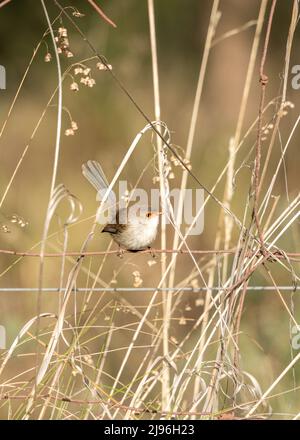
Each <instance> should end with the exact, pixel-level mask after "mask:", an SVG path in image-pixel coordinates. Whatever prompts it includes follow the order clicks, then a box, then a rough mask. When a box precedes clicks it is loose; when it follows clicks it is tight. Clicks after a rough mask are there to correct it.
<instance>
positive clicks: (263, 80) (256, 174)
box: [253, 0, 277, 249]
mask: <svg viewBox="0 0 300 440" xmlns="http://www.w3.org/2000/svg"><path fill="white" fill-rule="evenodd" d="M276 2H277V0H273V2H272V5H271V10H270V15H269V19H268V26H267V32H266V37H265V42H264V48H263V54H262V58H261V63H260V68H259V76H260V79H259V80H260V83H261V94H260V104H259V110H258V128H257V142H256V154H255V168H254V207H253V216H254V220H255V223H256V227H257V233H258V236H259V240H260V244H261V247H262V249H264V238H263V232H262V229H261V227H260V222H259V217H258V199H259V189H260V186H259V179H260V162H261V137H262V124H263V121H262V116H263V108H264V102H265V93H266V85H267V83H268V76H267V75H266V74H265V71H264V68H265V62H266V57H267V51H268V46H269V40H270V33H271V27H272V21H273V17H274V11H275V6H276Z"/></svg>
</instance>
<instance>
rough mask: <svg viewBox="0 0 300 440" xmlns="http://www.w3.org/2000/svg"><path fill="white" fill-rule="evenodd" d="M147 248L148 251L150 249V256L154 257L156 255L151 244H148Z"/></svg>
mask: <svg viewBox="0 0 300 440" xmlns="http://www.w3.org/2000/svg"><path fill="white" fill-rule="evenodd" d="M148 249H149V251H150V255H151V257H152V258H156V255H155V253H154V251H153V249H152V247H151V246H148Z"/></svg>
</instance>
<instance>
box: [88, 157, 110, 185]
mask: <svg viewBox="0 0 300 440" xmlns="http://www.w3.org/2000/svg"><path fill="white" fill-rule="evenodd" d="M82 174H83V175H84V177H85V178H86V179H87V180H88V181H89V182H90V184H91V185H93V187H94V188H95V189H96V190H97V191H101V190H103V189H107V188H108V181H107V179H106V177H105V174H104V172H103V170H102V168H101V165H100V163H99V162H96V161H95V160H89V161H88V162H87V163H84V164H83V165H82Z"/></svg>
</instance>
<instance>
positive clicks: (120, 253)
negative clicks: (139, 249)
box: [117, 246, 125, 258]
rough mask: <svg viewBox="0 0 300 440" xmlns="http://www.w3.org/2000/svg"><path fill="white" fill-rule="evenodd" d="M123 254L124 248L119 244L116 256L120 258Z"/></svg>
mask: <svg viewBox="0 0 300 440" xmlns="http://www.w3.org/2000/svg"><path fill="white" fill-rule="evenodd" d="M124 254H125V249H123V248H121V246H119V250H118V253H117V256H118V257H120V258H123V257H124Z"/></svg>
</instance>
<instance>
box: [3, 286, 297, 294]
mask: <svg viewBox="0 0 300 440" xmlns="http://www.w3.org/2000/svg"><path fill="white" fill-rule="evenodd" d="M67 290H68V289H65V288H59V287H42V288H41V289H40V288H38V287H0V293H2V292H23V293H35V292H49V293H59V292H66V291H67ZM210 290H211V291H222V290H224V291H226V288H225V287H163V288H162V287H91V288H88V287H78V288H76V289H72V290H71V291H72V292H73V293H80V292H156V291H157V292H165V291H168V292H192V293H197V292H207V291H210ZM246 290H247V291H261V290H262V291H268V292H274V291H278V290H280V291H286V292H296V291H300V286H276V288H275V287H274V286H248V287H247V288H246Z"/></svg>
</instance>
